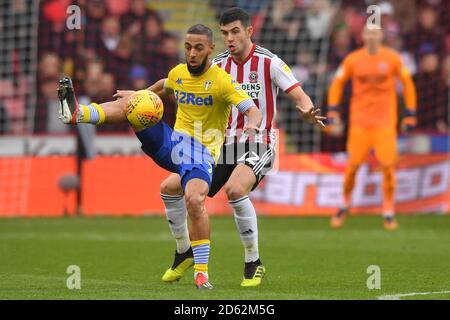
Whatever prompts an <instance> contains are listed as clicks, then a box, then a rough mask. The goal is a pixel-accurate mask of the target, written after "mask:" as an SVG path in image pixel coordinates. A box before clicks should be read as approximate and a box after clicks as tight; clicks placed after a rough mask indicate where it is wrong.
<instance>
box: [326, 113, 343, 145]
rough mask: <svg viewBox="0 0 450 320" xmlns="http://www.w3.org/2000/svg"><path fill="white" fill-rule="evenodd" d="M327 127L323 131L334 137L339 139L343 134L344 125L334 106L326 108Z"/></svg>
mask: <svg viewBox="0 0 450 320" xmlns="http://www.w3.org/2000/svg"><path fill="white" fill-rule="evenodd" d="M326 116H327V126H326V127H325V129H324V131H325V132H326V133H327V134H329V135H331V136H334V137H339V136H341V135H342V133H343V132H344V125H343V123H342V120H341V117H340V115H339V112H338V111H337V107H336V106H330V107H328V112H327V115H326Z"/></svg>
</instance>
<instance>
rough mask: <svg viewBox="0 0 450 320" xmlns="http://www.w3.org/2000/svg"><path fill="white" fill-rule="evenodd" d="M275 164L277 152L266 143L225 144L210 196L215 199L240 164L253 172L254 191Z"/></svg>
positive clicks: (214, 175) (216, 168)
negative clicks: (254, 179)
mask: <svg viewBox="0 0 450 320" xmlns="http://www.w3.org/2000/svg"><path fill="white" fill-rule="evenodd" d="M274 162H275V151H274V150H273V149H272V148H270V147H269V146H268V145H266V144H264V143H256V142H246V143H233V144H226V145H225V144H224V145H223V146H222V149H221V151H220V158H219V160H218V162H217V165H216V167H215V168H214V172H213V179H212V182H211V187H210V189H209V193H208V196H209V197H214V195H216V193H217V192H219V190H220V189H222V187H223V186H224V185H225V183H226V182H227V181H228V179H229V178H230V176H231V174H232V172H233V170H234V169H235V168H236V166H237V165H238V164H240V163H243V164H245V165H246V166H248V167H250V168H251V169H252V170H253V173H254V174H255V177H256V182H255V184H254V185H253V187H252V191H253V190H254V189H255V188H256V187H257V186H258V184H259V183H260V182H261V180H262V179H263V178H264V176H265V175H266V174H267V173H268V172H269V171H270V169H272V167H273V163H274Z"/></svg>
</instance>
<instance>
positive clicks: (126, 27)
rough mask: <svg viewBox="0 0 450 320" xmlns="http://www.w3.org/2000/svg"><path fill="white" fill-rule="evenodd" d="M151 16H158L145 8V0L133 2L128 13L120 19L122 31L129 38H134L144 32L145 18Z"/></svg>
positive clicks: (134, 0)
mask: <svg viewBox="0 0 450 320" xmlns="http://www.w3.org/2000/svg"><path fill="white" fill-rule="evenodd" d="M124 2H126V1H124ZM152 15H153V16H158V13H157V12H156V11H154V10H150V9H149V8H147V4H146V1H145V0H133V1H131V3H130V7H129V10H128V12H126V13H125V14H124V15H123V16H122V17H121V18H120V24H121V27H122V30H123V31H124V32H125V33H127V34H128V35H130V36H135V35H137V34H138V33H140V32H141V31H142V30H144V25H145V22H146V21H147V18H148V17H149V16H152ZM158 17H159V16H158Z"/></svg>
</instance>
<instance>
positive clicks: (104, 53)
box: [94, 16, 120, 57]
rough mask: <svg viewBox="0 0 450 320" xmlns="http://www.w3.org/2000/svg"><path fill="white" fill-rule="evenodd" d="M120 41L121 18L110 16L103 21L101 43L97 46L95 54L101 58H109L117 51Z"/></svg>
mask: <svg viewBox="0 0 450 320" xmlns="http://www.w3.org/2000/svg"><path fill="white" fill-rule="evenodd" d="M119 41H120V22H119V18H118V17H115V16H109V17H106V18H105V19H103V20H102V23H101V31H100V36H99V41H98V42H97V43H96V45H95V47H94V48H95V52H96V54H97V55H98V56H99V57H108V56H110V55H111V53H112V52H114V51H115V50H116V49H117V46H118V45H119Z"/></svg>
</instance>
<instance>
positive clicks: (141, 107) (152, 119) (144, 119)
mask: <svg viewBox="0 0 450 320" xmlns="http://www.w3.org/2000/svg"><path fill="white" fill-rule="evenodd" d="M163 113H164V106H163V103H162V101H161V99H160V98H159V96H158V95H157V94H156V93H154V92H152V91H150V90H139V91H136V92H135V93H133V94H132V95H131V96H130V97H129V98H128V102H127V105H126V115H127V119H128V122H129V123H130V124H131V126H132V127H133V129H134V131H136V132H138V131H141V130H144V129H146V128H150V127H152V126H154V125H155V124H157V123H158V122H159V121H160V120H161V118H162V116H163Z"/></svg>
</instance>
